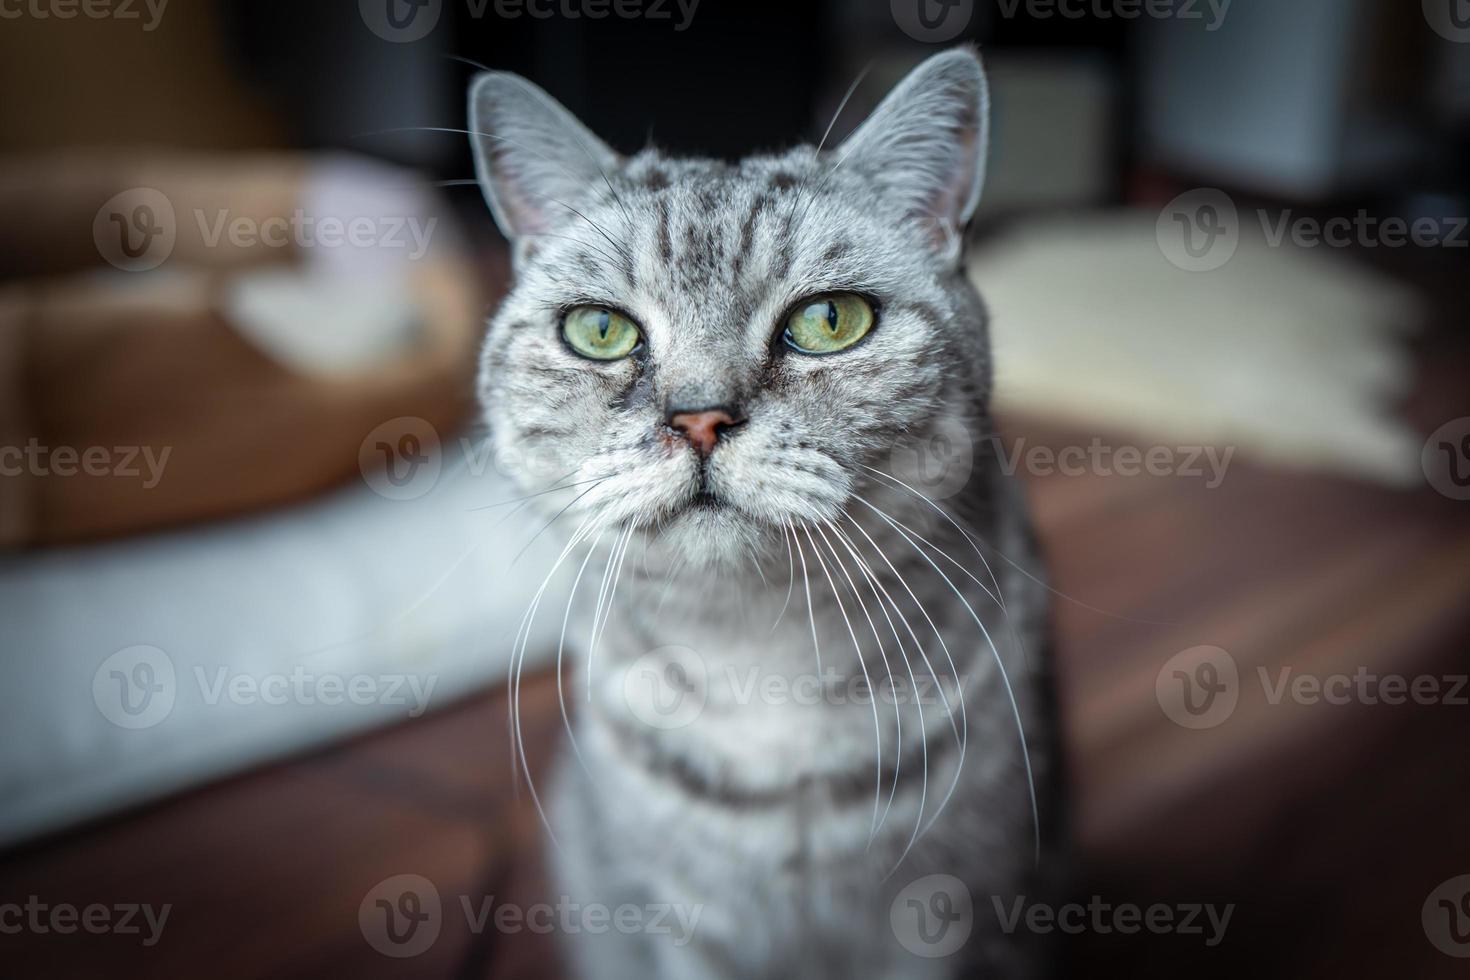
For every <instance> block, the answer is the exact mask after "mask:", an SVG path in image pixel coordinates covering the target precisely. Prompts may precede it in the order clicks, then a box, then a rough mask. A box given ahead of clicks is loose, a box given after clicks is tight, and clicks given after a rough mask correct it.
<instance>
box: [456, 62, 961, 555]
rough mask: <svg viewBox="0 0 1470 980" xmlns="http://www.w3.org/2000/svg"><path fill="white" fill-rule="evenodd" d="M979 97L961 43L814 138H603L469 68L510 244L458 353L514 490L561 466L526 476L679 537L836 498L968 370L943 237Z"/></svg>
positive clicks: (809, 514)
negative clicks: (500, 286) (724, 147)
mask: <svg viewBox="0 0 1470 980" xmlns="http://www.w3.org/2000/svg"><path fill="white" fill-rule="evenodd" d="M987 112H988V106H987V95H986V85H985V78H984V74H983V72H982V70H981V67H980V62H979V60H978V58H977V57H976V55H975V54H974V53H973V52H972V51H970V50H968V49H960V50H953V51H949V52H946V53H944V54H940V55H938V56H936V57H933V58H931V59H929V60H928V61H926V62H924V63H923V64H922V65H920V66H919V67H918V68H917V69H915V70H914V71H913V72H912V73H911V74H910V75H909V76H908V77H907V78H905V79H904V80H903V81H902V82H901V83H900V84H899V85H898V86H897V87H896V88H895V89H894V90H893V91H892V92H891V93H890V94H889V95H888V97H887V98H886V99H885V100H884V101H883V102H882V104H881V105H879V106H878V108H877V109H876V110H875V111H874V112H873V113H872V115H871V116H870V117H869V118H868V119H867V120H866V122H864V123H863V124H862V125H861V126H860V127H859V128H858V129H857V130H856V131H855V132H854V133H853V134H852V135H851V136H850V137H849V138H848V139H847V140H846V141H844V142H843V143H841V144H840V145H838V146H836V147H834V148H830V149H827V150H825V151H823V152H818V151H817V150H815V149H813V148H812V147H799V148H797V149H793V150H790V151H788V152H786V153H782V154H777V155H771V156H753V157H749V158H747V159H745V160H743V161H741V162H740V163H738V164H725V163H722V162H718V161H711V160H697V159H696V160H690V159H670V158H668V157H665V156H664V155H662V154H661V153H659V152H658V151H656V150H652V149H648V150H644V151H642V152H640V153H638V154H636V155H634V156H629V157H624V156H620V155H619V154H618V153H616V152H615V151H613V150H612V149H611V148H609V147H608V146H607V145H606V144H604V143H603V142H602V141H601V140H599V139H598V138H597V137H596V136H595V135H593V134H592V133H591V132H590V131H588V130H587V129H586V128H585V127H584V126H582V125H581V124H580V123H579V122H578V121H577V120H576V119H575V118H574V117H573V116H572V115H571V114H570V113H569V112H567V110H566V109H564V108H563V107H562V106H561V105H559V104H558V103H557V102H555V101H554V100H553V99H552V98H551V97H550V96H548V95H547V94H546V93H545V92H543V91H542V90H541V89H539V88H537V87H536V86H534V85H532V84H531V83H529V82H527V81H526V80H524V79H522V78H520V77H519V76H516V75H510V74H504V73H499V72H491V73H487V74H483V75H480V76H479V77H478V78H476V80H475V82H474V84H473V87H472V89H471V92H470V118H471V129H472V130H473V131H474V135H473V136H472V137H471V139H472V141H473V144H474V151H475V158H476V167H477V171H478V176H479V179H480V183H481V186H482V188H483V189H484V192H485V196H486V199H487V200H488V201H489V204H490V208H491V210H492V212H493V213H494V215H495V218H496V221H497V222H498V223H499V225H500V227H501V229H502V230H503V231H504V232H505V234H506V235H507V237H509V238H510V240H511V241H512V243H513V246H514V263H515V283H514V286H513V288H512V289H511V291H510V293H509V295H508V296H506V298H505V300H504V301H503V303H502V304H501V306H500V309H499V311H498V312H497V313H496V315H495V317H494V319H493V321H492V323H491V328H490V334H489V338H488V340H487V343H486V347H485V354H484V360H483V364H482V368H481V375H480V393H481V396H482V399H483V401H484V405H485V410H486V416H487V420H488V421H489V423H490V426H491V430H492V433H493V437H494V439H495V441H496V446H497V450H496V451H497V457H498V458H499V459H501V460H503V461H506V464H505V465H507V466H508V467H509V468H510V469H511V471H512V474H511V475H512V476H513V477H514V478H515V479H516V480H517V481H518V482H519V483H520V484H521V485H522V487H523V489H524V490H525V492H527V493H532V492H536V491H541V490H545V489H547V488H549V487H551V486H552V485H553V484H557V483H558V481H560V485H562V486H565V487H567V488H568V489H566V490H560V491H557V492H555V493H552V494H548V495H547V496H545V497H543V498H540V499H541V500H542V501H544V502H546V503H547V504H548V506H553V507H555V508H558V509H559V508H560V507H562V506H565V505H567V504H568V503H569V502H570V507H569V509H568V515H569V518H571V519H577V518H580V519H584V520H591V521H593V522H595V523H596V525H597V526H601V527H610V526H617V527H629V526H633V527H638V528H641V529H648V530H650V531H653V530H655V529H656V530H657V531H658V540H659V541H660V542H663V543H666V544H667V545H668V546H669V547H670V548H672V549H674V550H675V551H676V552H678V553H680V554H682V555H683V556H685V557H687V558H690V559H692V560H694V561H695V562H696V563H720V562H722V561H724V560H728V559H734V558H736V557H737V556H742V555H745V554H749V553H750V552H751V550H752V549H753V548H759V547H760V546H761V545H762V544H763V543H766V542H769V541H770V540H772V539H774V540H775V541H777V542H779V541H781V540H782V530H781V529H782V527H783V525H786V524H787V523H788V522H795V523H796V524H797V525H801V524H805V523H810V522H816V521H820V520H821V519H824V518H825V519H832V518H835V517H837V516H838V515H839V514H840V513H841V512H842V511H844V510H845V509H846V508H847V506H848V505H849V503H850V502H851V497H852V494H854V493H856V492H859V491H860V488H861V487H862V486H863V485H864V484H865V483H867V482H868V480H869V479H870V476H869V471H868V470H866V469H865V467H867V466H873V467H875V468H880V469H885V470H887V469H889V467H890V458H891V454H892V449H893V447H894V445H895V443H896V442H898V441H899V440H900V439H902V438H904V437H906V436H915V435H919V436H923V435H926V434H932V433H935V432H937V431H940V430H942V429H943V428H944V427H945V426H953V425H956V424H963V422H960V421H957V420H962V419H964V418H967V417H969V416H970V413H973V411H974V410H975V408H976V407H977V406H978V405H980V404H982V403H983V401H984V398H985V396H986V389H987V386H988V377H989V370H988V357H987V349H986V341H985V336H984V333H985V324H984V313H983V309H982V307H981V304H980V301H979V298H978V297H977V296H976V295H975V293H974V290H973V289H972V288H971V287H970V286H969V284H968V282H967V281H966V280H965V278H964V276H963V273H962V270H961V268H960V265H961V255H960V252H961V245H960V243H961V238H962V234H963V230H964V228H965V225H966V224H967V222H968V221H969V219H970V216H971V214H972V213H973V212H974V209H975V206H976V203H977V202H978V199H979V196H980V187H981V183H982V179H983V176H984V166H985V150H986V135H987ZM594 481H595V482H594ZM574 498H575V499H574Z"/></svg>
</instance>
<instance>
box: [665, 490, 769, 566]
mask: <svg viewBox="0 0 1470 980" xmlns="http://www.w3.org/2000/svg"><path fill="white" fill-rule="evenodd" d="M764 533H765V532H764V528H763V525H762V523H761V522H760V521H758V520H757V519H755V518H753V517H752V516H751V515H750V514H747V513H746V512H745V511H744V510H742V509H741V508H739V507H737V506H735V505H734V504H733V503H731V502H730V501H728V500H724V499H721V498H719V497H716V496H714V495H712V494H707V493H700V494H698V495H696V496H694V497H692V498H691V499H690V500H689V501H688V502H687V503H685V504H684V505H683V506H681V507H679V508H678V510H676V511H675V512H674V513H673V514H672V515H670V516H669V517H667V518H665V519H664V520H663V521H662V522H660V526H659V528H658V530H657V531H656V536H655V540H656V542H657V546H658V547H663V548H668V549H669V550H670V551H671V553H676V554H678V555H680V556H681V558H682V560H683V561H685V562H688V563H692V564H694V565H723V564H727V563H733V562H739V561H744V562H748V561H749V557H748V556H749V554H750V552H751V549H752V547H753V546H754V545H756V544H757V543H758V542H759V540H760V538H761V537H762V536H763V534H764Z"/></svg>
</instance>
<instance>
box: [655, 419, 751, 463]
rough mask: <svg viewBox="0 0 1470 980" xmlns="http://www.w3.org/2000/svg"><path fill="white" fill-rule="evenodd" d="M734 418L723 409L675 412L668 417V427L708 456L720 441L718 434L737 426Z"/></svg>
mask: <svg viewBox="0 0 1470 980" xmlns="http://www.w3.org/2000/svg"><path fill="white" fill-rule="evenodd" d="M738 424H739V423H738V421H737V420H736V418H735V416H733V415H731V414H730V413H729V412H727V411H725V410H724V409H723V408H707V409H705V410H704V411H700V412H675V413H674V414H673V415H670V416H669V426H670V427H671V428H674V429H677V430H678V431H679V432H682V433H683V434H684V438H686V439H688V440H689V443H690V445H692V446H693V447H694V448H695V449H697V450H699V454H700V455H701V456H708V455H709V454H710V453H712V452H714V450H715V443H717V442H719V441H720V433H722V432H724V431H725V430H726V429H728V428H730V427H731V426H734V425H738Z"/></svg>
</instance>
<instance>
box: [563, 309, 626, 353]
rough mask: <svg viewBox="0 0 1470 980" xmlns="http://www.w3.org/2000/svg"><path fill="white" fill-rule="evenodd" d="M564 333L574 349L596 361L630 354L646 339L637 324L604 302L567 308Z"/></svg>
mask: <svg viewBox="0 0 1470 980" xmlns="http://www.w3.org/2000/svg"><path fill="white" fill-rule="evenodd" d="M561 334H562V336H563V337H565V338H566V340H567V343H568V344H569V345H570V346H571V348H572V350H574V351H576V352H577V353H578V354H581V355H582V356H583V357H589V358H591V359H592V360H594V361H616V360H619V359H621V358H624V357H627V356H628V355H629V354H631V353H633V351H635V350H636V349H637V348H638V345H639V344H640V343H641V342H642V341H643V335H642V334H641V333H639V332H638V326H637V324H635V323H634V322H633V321H632V320H629V319H628V318H627V317H625V316H623V315H622V314H621V313H614V312H613V311H612V310H609V309H607V308H605V307H601V306H579V307H577V308H576V309H574V310H571V311H570V312H568V313H567V315H566V318H565V319H563V320H562V324H561Z"/></svg>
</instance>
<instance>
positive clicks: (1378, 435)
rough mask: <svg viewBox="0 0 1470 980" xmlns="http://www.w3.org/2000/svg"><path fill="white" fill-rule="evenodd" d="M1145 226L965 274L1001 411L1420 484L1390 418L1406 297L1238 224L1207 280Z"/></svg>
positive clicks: (1059, 241) (997, 242)
mask: <svg viewBox="0 0 1470 980" xmlns="http://www.w3.org/2000/svg"><path fill="white" fill-rule="evenodd" d="M1157 219H1158V213H1157V212H1143V211H1119V212H1104V213H1097V214H1092V215H1086V216H1081V217H1077V216H1068V217H1065V218H1063V217H1058V218H1054V219H1049V220H1042V221H1035V222H1028V223H1026V224H1024V225H1020V226H1017V227H1015V228H1013V229H1008V230H1006V231H1004V232H1002V233H1000V234H998V235H997V236H996V237H994V238H993V239H988V240H986V241H985V242H984V243H983V244H982V246H981V247H980V248H979V249H977V250H976V253H975V254H974V255H973V257H972V258H971V260H970V264H969V272H970V276H971V279H972V280H973V281H974V282H975V283H976V284H977V285H978V286H979V288H980V290H981V293H982V295H984V296H985V299H986V302H987V303H988V304H989V307H990V311H991V317H992V324H991V329H992V339H993V345H994V352H995V354H994V356H995V365H996V369H995V370H996V376H995V401H996V405H997V408H998V409H1000V410H1001V411H1009V412H1012V413H1015V414H1021V415H1029V416H1033V417H1038V418H1049V419H1055V420H1060V421H1062V422H1073V423H1078V422H1080V423H1086V424H1087V425H1088V426H1089V427H1091V426H1097V427H1101V428H1109V429H1114V430H1117V431H1120V432H1127V433H1131V434H1134V435H1137V436H1139V437H1142V438H1145V439H1150V440H1158V441H1159V442H1160V443H1163V444H1169V445H1175V446H1186V445H1187V446H1196V445H1199V446H1215V447H1221V448H1225V447H1234V448H1235V449H1236V451H1237V452H1238V453H1239V454H1241V455H1242V456H1248V457H1253V458H1256V459H1258V460H1261V461H1263V462H1267V463H1270V464H1273V465H1280V466H1284V467H1288V468H1295V469H1306V470H1317V471H1327V472H1337V473H1343V474H1347V475H1350V476H1354V477H1359V478H1363V479H1368V480H1372V481H1376V482H1382V483H1386V484H1390V485H1412V484H1415V483H1418V482H1421V481H1422V475H1421V470H1420V464H1419V456H1420V446H1421V442H1422V439H1421V438H1420V437H1419V436H1416V435H1415V434H1414V432H1413V430H1412V429H1411V428H1410V427H1409V426H1407V425H1406V424H1405V423H1404V422H1403V421H1401V420H1400V419H1399V418H1397V417H1396V416H1395V414H1394V406H1395V404H1396V403H1397V402H1399V401H1400V399H1401V398H1402V397H1403V396H1404V395H1405V394H1406V393H1407V391H1408V389H1409V386H1410V384H1411V381H1412V374H1413V372H1412V367H1411V364H1410V359H1409V352H1408V351H1407V349H1406V346H1405V343H1404V341H1405V337H1406V335H1407V334H1408V332H1409V331H1410V330H1411V329H1412V328H1414V327H1416V326H1417V324H1418V323H1419V321H1420V319H1421V317H1422V311H1421V309H1420V304H1419V301H1418V298H1417V296H1416V294H1415V293H1413V292H1412V291H1410V290H1409V289H1408V288H1407V287H1405V286H1403V285H1401V284H1399V283H1397V282H1395V281H1394V280H1391V279H1387V278H1385V277H1383V276H1382V275H1380V274H1378V273H1376V272H1373V271H1371V270H1369V269H1366V268H1363V267H1360V266H1359V265H1358V264H1357V263H1355V262H1353V261H1352V260H1351V259H1349V258H1346V257H1344V256H1342V255H1341V254H1339V253H1336V252H1333V251H1332V250H1330V249H1327V248H1325V247H1324V248H1319V249H1315V250H1309V249H1304V248H1299V247H1294V246H1293V245H1292V244H1291V241H1290V239H1289V238H1288V239H1285V240H1284V241H1283V242H1282V243H1281V245H1280V246H1279V247H1278V246H1274V245H1272V244H1271V243H1270V242H1269V241H1268V240H1267V238H1266V236H1265V234H1264V233H1263V231H1262V230H1261V229H1260V228H1259V227H1258V226H1257V223H1255V222H1251V221H1245V222H1242V231H1241V236H1240V241H1239V246H1238V248H1237V249H1236V251H1235V253H1234V255H1233V256H1231V257H1230V259H1229V260H1228V261H1227V262H1225V264H1224V265H1222V266H1220V267H1219V268H1215V269H1213V270H1211V271H1207V272H1190V271H1185V270H1184V269H1181V268H1179V267H1177V266H1175V265H1173V264H1172V263H1171V262H1170V261H1169V260H1168V259H1167V258H1166V257H1165V254H1164V251H1163V250H1162V248H1161V246H1160V242H1159V238H1158V232H1157V224H1156V222H1157Z"/></svg>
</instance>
